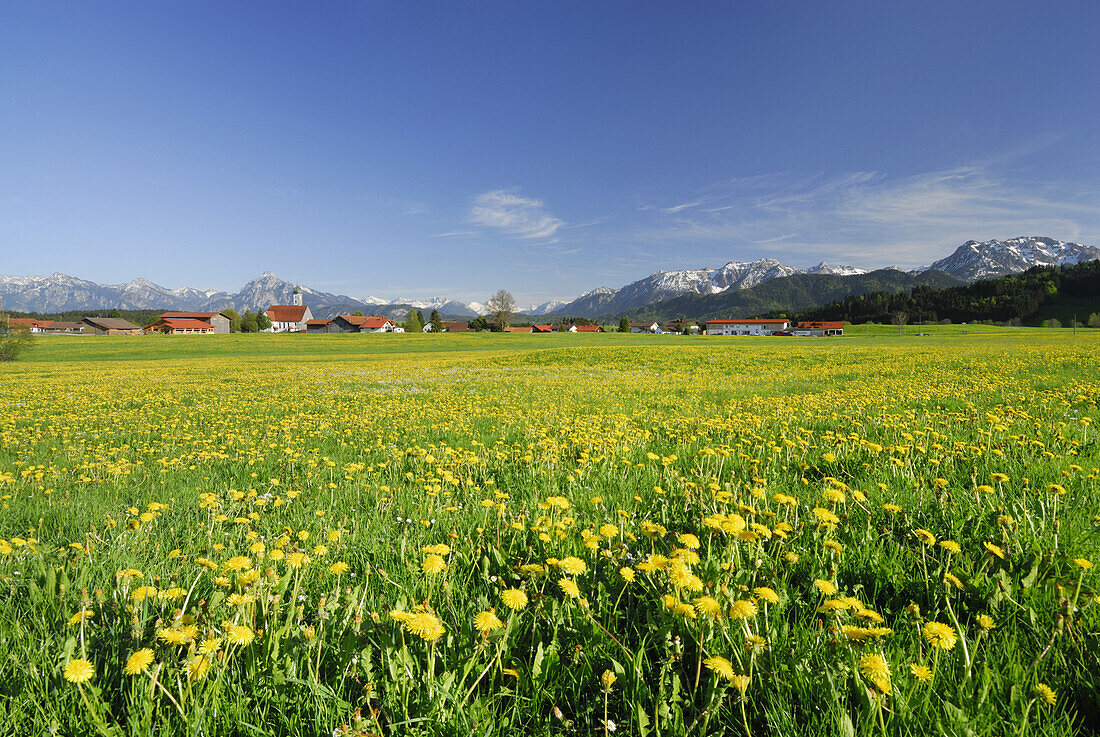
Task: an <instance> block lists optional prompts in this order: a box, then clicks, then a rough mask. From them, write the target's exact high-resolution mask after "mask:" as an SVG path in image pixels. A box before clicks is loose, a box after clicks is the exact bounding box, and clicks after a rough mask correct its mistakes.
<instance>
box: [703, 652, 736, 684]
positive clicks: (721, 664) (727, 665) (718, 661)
mask: <svg viewBox="0 0 1100 737" xmlns="http://www.w3.org/2000/svg"><path fill="white" fill-rule="evenodd" d="M703 665H705V666H706V667H707V669H708V670H710V671H712V672H713V673H714V674H715V675H717V676H719V677H720V678H725V679H726V680H727V681H732V680H733V679H734V676H736V675H737V674H736V673H735V672H734V670H733V663H731V662H730V661H728V660H726V659H725V658H723V657H721V656H720V655H713V656H711V657H709V658H707V659H706V660H704V661H703Z"/></svg>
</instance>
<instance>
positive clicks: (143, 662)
mask: <svg viewBox="0 0 1100 737" xmlns="http://www.w3.org/2000/svg"><path fill="white" fill-rule="evenodd" d="M152 662H153V651H152V649H150V648H147V647H146V648H142V649H141V650H138V651H137V652H135V653H133V654H132V655H130V657H128V658H127V659H126V667H125V668H124V669H123V670H124V671H125V673H126V675H128V676H136V675H137V674H138V673H141V672H143V671H144V670H145V669H146V668H148V667H149V665H150V664H151V663H152Z"/></svg>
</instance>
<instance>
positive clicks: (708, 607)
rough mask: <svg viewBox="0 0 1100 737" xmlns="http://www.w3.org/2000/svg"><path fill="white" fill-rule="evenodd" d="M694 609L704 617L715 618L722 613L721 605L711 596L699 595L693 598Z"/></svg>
mask: <svg viewBox="0 0 1100 737" xmlns="http://www.w3.org/2000/svg"><path fill="white" fill-rule="evenodd" d="M695 609H696V610H697V611H698V612H699V613H700V614H702V615H703V616H705V617H710V618H711V619H717V618H718V615H719V614H721V613H722V605H721V604H719V603H718V600H717V599H715V598H714V597H713V596H700V597H699V598H698V599H696V600H695Z"/></svg>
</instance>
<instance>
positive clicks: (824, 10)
mask: <svg viewBox="0 0 1100 737" xmlns="http://www.w3.org/2000/svg"><path fill="white" fill-rule="evenodd" d="M1098 28H1100V6H1098V5H1097V4H1096V3H1093V2H1050V3H1034V2H1015V1H1012V0H1008V1H1001V2H989V1H985V0H975V1H974V2H967V3H957V2H950V3H948V2H937V1H930V2H921V3H906V4H901V3H881V2H843V1H842V2H836V3H820V2H809V1H807V2H786V3H776V2H764V1H751V0H750V1H746V2H739V3H705V2H703V3H699V2H687V3H675V4H673V3H663V4H662V3H639V2H636V0H632V1H630V2H602V3H590V2H553V3H506V2H476V3H448V2H432V3H422V2H391V3H381V2H377V3H361V2H319V3H311V4H309V5H308V6H307V5H301V6H292V5H291V4H281V3H280V4H274V3H260V2H241V3H224V2H190V3H139V2H120V3H113V4H111V5H110V6H109V7H108V6H104V5H102V4H89V3H82V2H25V3H23V2H12V3H7V4H6V6H5V22H4V23H3V24H2V25H0V99H3V100H4V104H3V106H2V107H0V273H8V274H24V275H26V274H43V273H46V274H48V273H52V272H54V271H60V272H64V273H67V274H71V275H74V276H78V277H80V278H83V279H89V280H92V281H97V282H101V283H121V282H127V281H130V280H131V279H132V278H134V277H143V278H146V279H149V280H151V281H153V282H156V283H158V284H162V285H164V286H168V287H179V286H192V287H196V288H213V289H218V290H224V291H229V292H234V291H236V290H238V289H239V288H240V286H241V285H242V284H244V283H245V282H246V281H248V280H249V279H251V278H253V277H255V276H257V275H258V274H260V273H261V272H263V271H267V270H270V271H273V272H274V273H276V274H277V275H279V276H280V277H283V278H285V279H289V280H292V281H297V282H299V283H301V284H304V285H308V286H310V287H313V288H315V289H320V290H323V291H328V292H335V293H340V294H347V295H350V296H353V297H366V296H368V295H373V296H378V297H383V298H396V297H413V298H416V297H428V296H433V295H438V294H442V295H446V296H449V297H452V298H456V299H462V300H467V301H468V300H478V301H484V300H485V299H486V298H487V297H488V296H489V295H490V294H492V293H493V292H494V291H496V290H497V289H500V288H505V289H508V290H510V291H511V292H512V293H513V294H515V296H516V298H517V301H518V302H519V303H520V304H521V305H525V304H531V303H536V302H540V301H545V300H547V299H550V298H572V297H575V296H577V295H578V294H580V293H581V292H585V291H588V290H590V289H593V288H595V287H598V286H602V285H607V286H612V287H619V286H622V285H623V284H626V283H628V282H631V281H634V280H636V279H639V278H642V277H644V276H646V275H648V274H650V273H652V272H653V271H655V270H658V269H666V270H667V269H681V268H696V267H702V266H710V267H717V266H721V265H722V264H724V263H726V262H728V261H731V260H753V259H757V258H762V257H773V258H777V259H779V260H781V261H783V262H784V263H788V264H790V265H792V266H797V267H807V266H811V265H813V264H815V263H817V262H819V261H822V260H825V261H828V262H830V263H834V264H849V265H853V266H860V267H864V268H876V267H882V266H887V265H899V266H901V267H904V268H912V267H916V266H922V265H926V264H928V263H931V262H932V261H934V260H936V259H938V258H942V257H943V256H946V255H947V254H949V253H950V252H951V251H953V250H954V249H955V248H956V247H958V245H960V244H961V243H963V242H964V241H966V240H969V239H972V238H973V239H977V240H988V239H991V238H1001V239H1003V238H1009V237H1014V236H1018V235H1042V236H1050V237H1053V238H1060V239H1062V240H1074V241H1078V242H1082V243H1086V244H1089V245H1100V96H1098V95H1097V94H1096V91H1095V90H1096V86H1095V81H1094V79H1093V77H1094V75H1095V72H1096V70H1097V69H1100V47H1098V45H1097V44H1096V43H1095V38H1094V36H1095V31H1096V30H1097V29H1098Z"/></svg>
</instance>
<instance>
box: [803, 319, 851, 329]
mask: <svg viewBox="0 0 1100 737" xmlns="http://www.w3.org/2000/svg"><path fill="white" fill-rule="evenodd" d="M798 327H800V328H809V329H811V330H812V329H813V328H817V329H818V330H843V329H844V323H843V322H839V321H836V322H830V321H826V322H820V321H818V322H800V323H798Z"/></svg>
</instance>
